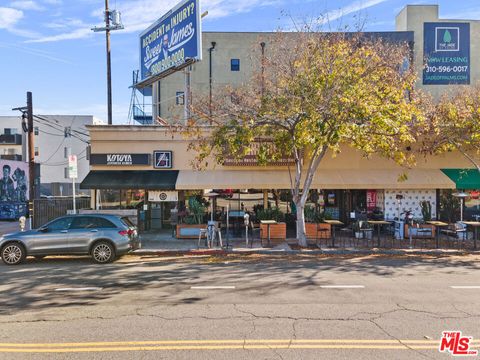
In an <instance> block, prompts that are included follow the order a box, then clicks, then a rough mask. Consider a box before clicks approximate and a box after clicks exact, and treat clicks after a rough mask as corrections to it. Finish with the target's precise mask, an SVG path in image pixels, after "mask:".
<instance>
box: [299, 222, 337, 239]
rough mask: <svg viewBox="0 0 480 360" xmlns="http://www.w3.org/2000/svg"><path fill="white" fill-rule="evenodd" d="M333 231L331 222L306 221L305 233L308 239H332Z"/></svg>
mask: <svg viewBox="0 0 480 360" xmlns="http://www.w3.org/2000/svg"><path fill="white" fill-rule="evenodd" d="M318 230H320V231H318ZM322 230H324V231H322ZM331 232H332V225H330V224H326V223H320V224H317V223H305V233H306V235H307V239H330V237H331Z"/></svg>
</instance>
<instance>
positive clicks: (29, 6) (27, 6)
mask: <svg viewBox="0 0 480 360" xmlns="http://www.w3.org/2000/svg"><path fill="white" fill-rule="evenodd" d="M10 6H11V7H12V8H15V9H20V10H44V8H43V7H42V6H40V5H39V4H38V3H36V2H35V1H33V0H17V1H12V2H11V3H10Z"/></svg>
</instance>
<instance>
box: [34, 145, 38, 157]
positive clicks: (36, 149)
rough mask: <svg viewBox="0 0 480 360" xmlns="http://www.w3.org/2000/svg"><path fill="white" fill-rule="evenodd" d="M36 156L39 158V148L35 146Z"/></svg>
mask: <svg viewBox="0 0 480 360" xmlns="http://www.w3.org/2000/svg"><path fill="white" fill-rule="evenodd" d="M35 156H38V147H36V146H35Z"/></svg>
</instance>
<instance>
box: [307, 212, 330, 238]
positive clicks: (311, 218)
mask: <svg viewBox="0 0 480 360" xmlns="http://www.w3.org/2000/svg"><path fill="white" fill-rule="evenodd" d="M323 220H325V216H324V214H323V213H322V212H320V211H318V210H317V209H315V208H314V207H313V206H306V207H305V233H306V235H307V238H308V239H317V238H321V239H329V238H330V236H331V230H332V226H331V225H330V224H327V223H324V222H323Z"/></svg>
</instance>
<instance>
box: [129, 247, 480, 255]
mask: <svg viewBox="0 0 480 360" xmlns="http://www.w3.org/2000/svg"><path fill="white" fill-rule="evenodd" d="M130 254H131V255H139V256H146V255H147V256H148V255H154V256H226V255H232V254H234V255H255V254H258V255H272V256H278V255H280V256H284V255H326V256H329V255H415V256H419V255H430V256H435V255H436V256H438V255H445V256H452V255H480V251H478V250H477V251H458V250H451V251H450V250H382V249H372V250H348V249H345V250H330V249H326V250H284V249H281V250H272V249H233V250H225V249H195V250H167V249H139V250H135V251H133V252H131V253H130Z"/></svg>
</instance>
